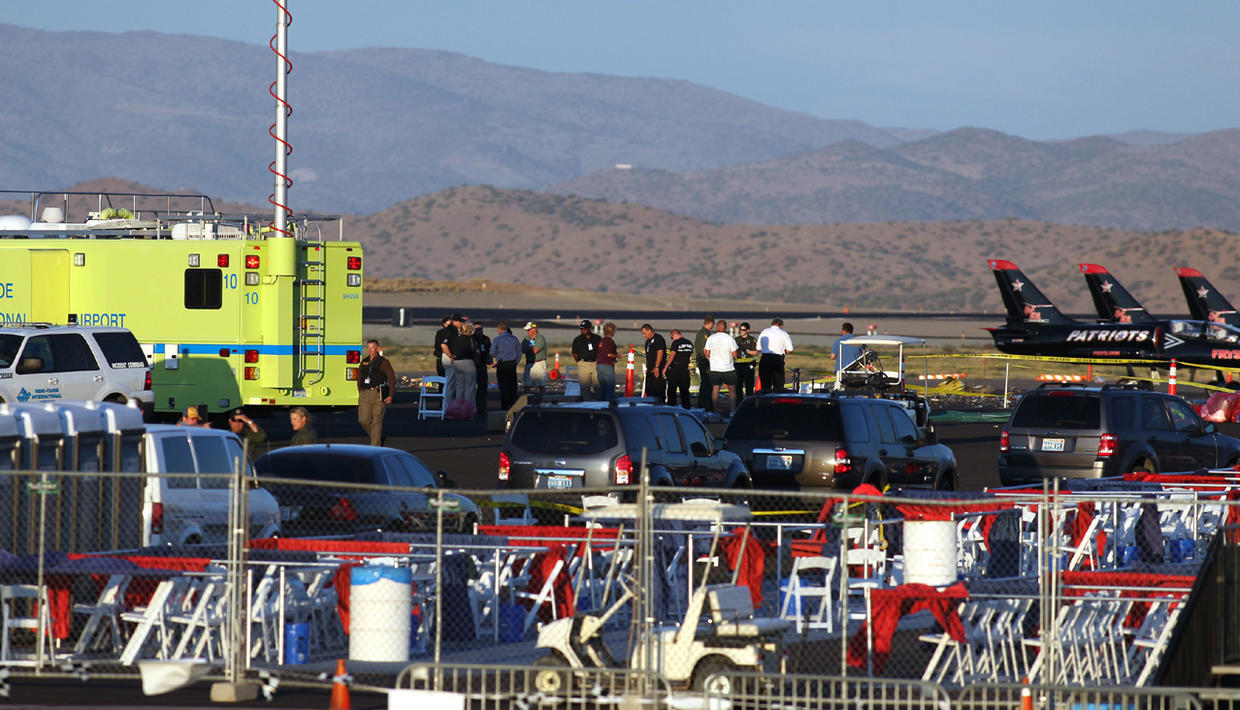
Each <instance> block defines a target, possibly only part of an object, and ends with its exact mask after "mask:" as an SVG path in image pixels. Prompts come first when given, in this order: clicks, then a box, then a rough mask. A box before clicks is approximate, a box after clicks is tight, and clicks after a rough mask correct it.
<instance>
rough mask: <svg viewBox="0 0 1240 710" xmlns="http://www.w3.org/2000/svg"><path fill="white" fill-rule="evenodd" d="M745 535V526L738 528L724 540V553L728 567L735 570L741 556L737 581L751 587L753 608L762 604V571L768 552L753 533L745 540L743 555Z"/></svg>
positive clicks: (750, 595)
mask: <svg viewBox="0 0 1240 710" xmlns="http://www.w3.org/2000/svg"><path fill="white" fill-rule="evenodd" d="M744 536H745V528H736V529H735V530H733V531H732V534H731V535H729V536H728V537H727V538H725V539H724V540H723V554H724V557H725V558H726V559H727V561H728V569H730V570H735V569H736V563H737V558H740V564H741V571H740V574H739V575H737V577H736V583H737V584H740V585H743V586H746V587H749V599H750V600H751V601H752V602H753V608H755V609H758V608H760V607H761V606H762V573H763V571H764V570H765V569H766V552H765V550H763V549H762V543H760V542H758V541H757V540H755V539H753V535H752V533H751V534H750V535H748V536H747V537H746V540H745V555H744V557H741V538H742V537H744Z"/></svg>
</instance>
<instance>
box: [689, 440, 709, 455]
mask: <svg viewBox="0 0 1240 710" xmlns="http://www.w3.org/2000/svg"><path fill="white" fill-rule="evenodd" d="M689 451H691V452H693V455H694V456H710V449H708V448H706V444H703V443H702V442H700V441H695V442H693V443H692V444H690V445H689Z"/></svg>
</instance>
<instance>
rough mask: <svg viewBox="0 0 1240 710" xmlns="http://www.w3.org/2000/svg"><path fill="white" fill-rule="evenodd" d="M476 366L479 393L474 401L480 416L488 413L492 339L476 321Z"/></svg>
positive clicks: (474, 337)
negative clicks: (488, 383) (488, 382)
mask: <svg viewBox="0 0 1240 710" xmlns="http://www.w3.org/2000/svg"><path fill="white" fill-rule="evenodd" d="M472 337H473V341H474V367H475V368H477V370H478V393H477V395H476V396H475V397H474V403H475V404H477V405H478V416H479V417H484V416H486V413H487V368H488V367H490V366H491V339H490V338H488V337H487V336H486V335H485V334H483V332H482V324H481V323H474V334H473V336H472Z"/></svg>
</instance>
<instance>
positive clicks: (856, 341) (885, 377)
mask: <svg viewBox="0 0 1240 710" xmlns="http://www.w3.org/2000/svg"><path fill="white" fill-rule="evenodd" d="M843 343H844V344H845V345H851V346H854V347H859V348H860V352H859V353H858V354H857V356H856V357H855V358H853V359H852V360H851V361H850V362H843V361H842V360H837V361H836V363H835V384H834V389H836V390H850V391H854V392H859V393H868V394H870V395H873V396H876V397H881V398H884V399H896V400H901V401H903V402H904V406H905V407H907V408H908V409H909V411H910V413H911V414H912V416H913V423H914V424H916V425H917V427H918V428H926V427H928V426H929V424H930V401H929V400H930V376H929V364H928V363H929V359H928V358H927V357H926V339H925V338H915V337H911V336H907V335H856V336H853V337H851V338H849V339H848V340H845V341H843ZM917 345H920V346H921V361H922V368H923V372H922V382H923V383H924V389H925V394H924V395H923V394H918V393H917V392H915V391H913V390H912V389H909V388H908V387H907V385H906V382H905V368H904V362H905V358H904V349H905V347H910V348H911V347H913V346H917ZM876 347H894V348H896V349H897V351H896V363H897V367H896V370H895V371H894V372H892V371H889V370H888V369H886V368H885V367H884V366H883V358H882V357H881V356H880V355H879V352H878V351H877V350H875V349H874V348H876Z"/></svg>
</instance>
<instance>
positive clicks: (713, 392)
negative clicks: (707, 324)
mask: <svg viewBox="0 0 1240 710" xmlns="http://www.w3.org/2000/svg"><path fill="white" fill-rule="evenodd" d="M727 331H728V321H727V319H724V318H720V319H719V320H717V321H715V332H714V333H713V334H712V335H711V336H710V337H709V338H707V339H706V344H705V345H703V346H702V352H703V353H705V354H706V359H707V360H709V361H710V385H711V388H710V400H711V402H714V401H716V400H718V399H719V387H720V385H727V386H728V394H729V395H730V396H731V397H732V409H731V411H736V405H737V404H739V403H740V396H739V394H740V393H739V391H738V390H737V387H736V364H735V361H736V339H735V338H733V337H732V336H730V335H728V332H727Z"/></svg>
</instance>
